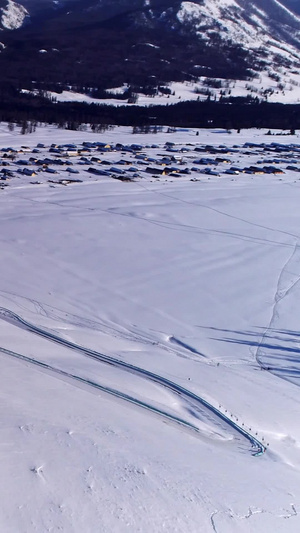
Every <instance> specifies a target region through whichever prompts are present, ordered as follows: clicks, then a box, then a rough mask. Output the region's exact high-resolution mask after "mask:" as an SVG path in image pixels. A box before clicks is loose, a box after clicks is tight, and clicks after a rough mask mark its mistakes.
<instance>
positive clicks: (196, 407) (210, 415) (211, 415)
mask: <svg viewBox="0 0 300 533" xmlns="http://www.w3.org/2000/svg"><path fill="white" fill-rule="evenodd" d="M0 319H1V320H5V321H7V322H9V323H11V324H13V325H15V326H17V327H20V328H23V329H25V330H27V331H29V332H31V333H34V334H36V335H39V336H41V337H43V338H45V339H47V340H49V341H52V342H55V343H56V344H60V345H62V346H64V347H66V348H69V349H71V350H75V351H77V352H80V353H82V354H83V355H85V356H87V357H90V358H92V359H95V360H97V361H99V362H101V363H105V364H107V365H112V366H113V367H115V368H120V369H122V370H123V371H125V372H129V373H131V374H134V375H137V376H139V377H140V378H143V379H147V380H149V381H152V382H154V383H156V384H158V385H160V386H162V387H164V388H165V389H168V390H169V391H171V392H172V393H175V394H176V395H178V396H179V397H180V399H181V401H183V402H185V403H186V404H187V406H188V411H189V413H190V414H192V416H193V417H194V418H195V423H194V424H191V423H189V422H188V421H186V420H184V419H182V418H180V417H176V416H174V415H170V414H168V413H167V412H165V411H162V410H160V409H157V408H155V407H154V406H151V405H149V404H147V403H145V402H142V401H140V400H138V399H136V398H134V397H132V396H129V395H127V394H124V393H122V392H121V391H119V390H115V389H111V388H110V387H106V386H103V385H100V384H98V383H96V382H94V381H91V380H87V379H84V378H82V377H80V376H77V375H74V374H71V373H69V372H65V371H63V370H61V369H58V368H54V367H53V366H51V365H48V364H45V363H43V362H41V361H38V360H36V359H33V358H30V357H26V356H24V355H22V354H18V353H16V352H14V351H11V350H7V349H5V348H1V347H0V351H1V352H2V353H5V354H6V355H10V356H13V357H15V358H18V359H20V360H23V361H26V362H27V363H31V364H34V365H36V366H39V367H40V368H43V369H44V370H48V371H51V372H55V373H57V374H60V375H61V376H64V377H65V378H69V379H73V380H75V381H78V382H81V383H84V384H85V385H89V386H92V387H94V388H97V389H99V390H102V391H103V392H106V393H108V394H111V395H112V396H115V397H118V398H121V399H123V400H125V401H128V402H131V403H134V404H136V405H138V406H140V407H143V408H145V409H147V410H150V411H152V412H155V413H156V414H159V415H160V416H162V417H164V418H168V419H170V420H172V421H173V422H176V423H178V424H181V425H184V426H186V427H188V428H189V429H192V430H194V431H196V432H199V428H198V427H197V419H198V418H199V417H202V418H203V416H204V417H205V418H206V419H208V420H209V422H210V423H213V424H214V425H218V426H219V425H221V426H224V425H225V426H228V427H229V428H230V429H231V430H233V431H234V434H235V440H241V438H242V439H245V440H246V441H248V442H249V443H250V444H251V453H252V455H254V456H259V455H262V454H263V453H264V452H265V451H266V448H265V446H264V445H263V444H262V443H261V442H260V441H259V440H258V439H256V438H255V437H254V436H253V435H251V433H249V432H248V431H246V430H245V429H243V428H242V427H240V426H239V425H238V424H236V423H235V422H234V421H233V420H231V419H230V418H228V417H227V416H226V415H225V414H224V413H222V412H221V411H220V410H219V409H217V408H216V407H214V406H213V405H212V404H210V403H209V402H207V401H206V400H205V399H204V398H201V397H200V396H198V395H196V394H194V393H193V392H191V391H189V390H188V389H186V388H184V387H182V386H180V385H178V384H176V383H174V382H172V381H170V380H168V379H166V378H164V377H163V376H160V375H157V374H155V373H153V372H150V371H148V370H145V369H143V368H139V367H137V366H134V365H131V364H129V363H127V362H125V361H120V360H119V359H116V358H114V357H110V356H108V355H105V354H104V353H101V352H97V351H94V350H90V349H88V348H85V347H83V346H80V345H78V344H76V343H73V342H71V341H68V340H66V339H64V338H62V337H60V336H58V335H55V334H53V333H51V332H48V331H46V330H45V329H42V328H40V327H38V326H35V325H34V324H31V323H29V322H27V321H26V320H24V319H23V318H22V317H21V316H19V315H17V314H16V313H14V312H12V311H10V310H9V309H6V308H4V307H0Z"/></svg>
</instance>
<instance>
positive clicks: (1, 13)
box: [0, 0, 29, 30]
mask: <svg viewBox="0 0 300 533" xmlns="http://www.w3.org/2000/svg"><path fill="white" fill-rule="evenodd" d="M28 19H29V13H28V11H27V9H25V7H24V6H23V5H21V4H19V3H17V2H13V1H12V0H7V1H6V2H5V3H4V5H3V6H1V7H0V27H2V29H5V30H16V29H18V28H21V27H22V26H23V25H24V24H25V23H26V22H28Z"/></svg>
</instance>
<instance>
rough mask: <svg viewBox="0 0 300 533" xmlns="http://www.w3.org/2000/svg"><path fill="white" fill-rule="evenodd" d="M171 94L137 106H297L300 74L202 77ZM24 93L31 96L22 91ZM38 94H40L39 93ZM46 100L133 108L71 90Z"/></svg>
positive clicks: (173, 86)
mask: <svg viewBox="0 0 300 533" xmlns="http://www.w3.org/2000/svg"><path fill="white" fill-rule="evenodd" d="M127 89H128V87H127V86H122V87H116V88H114V89H110V92H111V93H114V94H116V95H118V94H122V93H123V92H124V91H125V90H127ZM168 89H169V90H170V94H164V93H162V92H159V91H158V93H157V94H156V95H154V96H146V95H144V94H141V93H138V94H137V100H136V102H135V105H139V106H151V105H171V104H178V103H179V102H181V101H182V102H183V101H194V100H201V101H202V100H206V99H207V98H208V96H210V98H211V99H212V100H213V99H216V100H219V99H220V97H221V96H222V97H225V98H228V97H230V96H232V97H251V98H258V99H259V100H260V101H267V102H271V103H275V102H279V103H283V104H298V103H299V102H300V73H299V71H298V70H295V69H294V70H293V71H291V70H287V69H284V68H282V67H280V68H276V70H275V71H274V70H273V69H272V68H271V67H270V68H269V69H268V70H265V71H262V72H261V73H260V74H259V75H258V76H257V77H253V78H252V79H249V80H224V79H221V78H214V79H213V80H210V78H207V77H205V76H200V77H199V79H198V81H195V82H188V81H187V82H172V83H170V84H168ZM23 92H30V91H27V90H25V89H24V90H23ZM36 94H38V92H37V93H36ZM47 96H48V97H49V98H51V99H53V100H54V101H56V102H84V103H87V104H99V105H100V104H105V105H113V106H124V105H125V106H127V105H133V104H132V103H128V100H121V99H117V98H106V99H99V98H93V97H91V96H89V95H88V94H82V93H78V92H75V91H72V90H69V91H62V92H61V93H56V92H53V91H49V92H47Z"/></svg>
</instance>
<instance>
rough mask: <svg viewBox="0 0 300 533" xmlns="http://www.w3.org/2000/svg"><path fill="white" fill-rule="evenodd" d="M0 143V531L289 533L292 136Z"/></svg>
mask: <svg viewBox="0 0 300 533" xmlns="http://www.w3.org/2000/svg"><path fill="white" fill-rule="evenodd" d="M165 130H166V129H165ZM196 133H198V135H196ZM83 143H85V145H84V144H83ZM86 143H89V145H87V144H86ZM97 143H98V145H97ZM100 143H103V144H100ZM166 143H169V144H168V145H166ZM170 143H174V144H170ZM38 144H39V145H40V146H39V148H38V147H37V145H38ZM42 145H43V146H42ZM51 145H52V149H54V151H51V152H49V150H50V148H51ZM132 145H136V147H135V148H133V147H132ZM138 145H140V146H138ZM1 147H2V148H6V150H2V152H0V153H1V156H0V176H1V181H0V204H1V209H0V220H1V227H2V231H1V255H0V261H1V277H0V339H1V340H0V375H1V378H0V379H1V387H0V402H1V412H2V416H1V426H0V435H1V438H0V458H1V477H0V491H1V492H0V493H1V499H0V531H1V532H3V533H33V532H38V533H44V532H58V531H63V532H66V533H82V532H85V533H112V532H113V533H123V532H130V533H137V532H141V533H161V532H168V533H175V532H177V533H209V532H217V533H236V532H237V533H244V532H245V533H246V532H247V533H248V532H255V533H268V532H273V531H276V533H277V532H284V533H286V532H289V533H298V532H299V530H300V466H299V465H300V426H299V412H300V396H299V384H300V336H299V331H300V283H299V280H300V210H299V205H300V174H299V172H298V169H299V171H300V137H299V136H298V135H295V136H290V135H272V136H270V135H266V132H265V131H263V130H261V131H257V130H249V131H246V130H242V132H241V133H240V134H237V133H232V134H230V135H229V134H228V133H226V132H224V131H222V130H215V131H208V130H207V131H203V130H202V131H201V130H199V132H197V131H196V130H184V131H183V130H182V131H177V132H176V133H173V134H167V133H166V131H163V132H161V133H158V134H156V135H154V134H151V135H141V134H139V135H132V134H131V129H126V128H115V129H114V130H112V131H108V132H106V133H103V134H92V133H89V132H71V131H69V132H66V131H63V130H58V129H55V128H50V127H44V128H39V129H38V130H37V131H36V132H35V133H32V134H30V135H25V136H24V135H20V134H19V132H18V131H17V130H15V131H13V132H8V129H7V127H6V126H3V125H2V126H1V131H0V149H1ZM21 147H23V148H21ZM101 148H102V149H101ZM36 150H38V151H36ZM55 150H58V151H55ZM89 150H90V151H89ZM97 157H98V159H99V160H98V161H92V158H97ZM31 158H32V159H31ZM47 158H48V159H51V161H50V162H48V163H45V162H43V161H45V159H47ZM82 158H86V159H87V161H84V159H82ZM39 159H40V161H39V162H37V161H36V160H39ZM58 159H61V160H62V163H59V164H58V162H57V161H58ZM103 161H105V162H104V163H103ZM120 161H122V162H120ZM124 161H125V163H124ZM199 161H201V162H199ZM131 167H133V169H134V170H129V169H130V168H131ZM149 167H150V169H149V170H148V171H147V170H146V168H149ZM25 168H26V169H29V170H32V172H33V175H32V176H29V175H26V173H24V169H25ZM49 168H50V169H52V170H51V171H50V172H49ZM68 169H69V170H68ZM70 169H71V170H70ZM103 169H104V170H105V169H106V171H107V174H101V173H98V171H102V170H103ZM153 169H155V171H154V170H153ZM164 169H167V171H165V170H164ZM95 170H96V172H95ZM52 171H53V172H52ZM228 171H229V172H228ZM9 173H10V174H11V175H9ZM74 180H75V181H74ZM124 180H125V181H124Z"/></svg>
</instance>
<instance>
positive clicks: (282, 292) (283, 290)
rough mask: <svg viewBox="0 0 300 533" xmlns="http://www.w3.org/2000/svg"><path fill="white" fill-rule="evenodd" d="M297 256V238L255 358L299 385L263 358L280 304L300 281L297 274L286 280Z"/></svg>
mask: <svg viewBox="0 0 300 533" xmlns="http://www.w3.org/2000/svg"><path fill="white" fill-rule="evenodd" d="M298 256H299V257H298ZM295 258H296V260H298V261H299V260H300V246H299V241H298V240H297V242H296V243H295V245H294V249H293V252H292V254H291V255H290V257H289V258H288V259H287V261H286V262H285V264H284V265H283V267H282V269H281V271H280V274H279V277H278V280H277V287H276V293H275V296H274V304H273V310H272V316H271V319H270V322H269V324H268V326H267V328H266V329H265V331H264V333H263V335H262V337H261V340H260V342H259V345H258V347H257V350H256V352H255V359H256V361H257V363H258V365H259V366H260V367H261V368H262V369H263V370H266V371H268V372H270V373H271V374H273V375H275V376H277V377H279V378H280V379H284V380H285V381H288V382H290V383H293V384H294V385H298V386H299V383H297V382H295V381H294V380H293V379H291V378H289V377H288V376H283V375H282V374H279V373H278V372H277V371H276V368H270V367H269V365H268V364H266V363H265V362H264V359H263V358H264V356H265V355H266V353H265V351H264V347H263V344H264V341H265V339H266V338H267V336H268V335H269V333H270V331H271V330H273V329H274V325H275V322H276V320H277V319H278V318H279V314H278V305H279V304H280V302H281V301H282V300H283V299H284V298H286V297H287V296H288V295H289V294H290V293H291V291H292V290H293V289H294V288H295V287H296V286H297V285H298V283H299V281H300V275H299V276H298V275H295V279H294V280H292V282H291V281H290V282H289V283H288V285H286V281H285V276H286V274H287V272H288V271H289V270H290V266H291V265H292V264H293V262H294V259H295ZM289 278H290V276H289Z"/></svg>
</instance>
